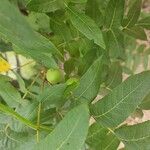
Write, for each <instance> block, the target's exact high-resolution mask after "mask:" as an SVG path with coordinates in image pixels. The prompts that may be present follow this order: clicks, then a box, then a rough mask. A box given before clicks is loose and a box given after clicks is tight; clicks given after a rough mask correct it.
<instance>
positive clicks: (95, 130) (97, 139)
mask: <svg viewBox="0 0 150 150" xmlns="http://www.w3.org/2000/svg"><path fill="white" fill-rule="evenodd" d="M86 143H87V144H88V145H89V146H90V147H91V148H92V150H116V149H117V148H118V146H119V143H120V141H119V140H118V138H117V137H116V136H115V135H114V134H112V133H111V132H110V131H109V130H108V129H107V128H105V127H103V126H101V125H100V124H98V123H94V124H92V125H91V126H90V128H89V133H88V136H87V140H86Z"/></svg>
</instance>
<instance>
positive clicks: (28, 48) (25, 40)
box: [0, 1, 61, 67]
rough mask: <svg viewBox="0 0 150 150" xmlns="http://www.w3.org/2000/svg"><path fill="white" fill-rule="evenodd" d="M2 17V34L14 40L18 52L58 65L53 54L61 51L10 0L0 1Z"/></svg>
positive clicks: (45, 62) (50, 65) (48, 63)
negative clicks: (31, 25)
mask: <svg viewBox="0 0 150 150" xmlns="http://www.w3.org/2000/svg"><path fill="white" fill-rule="evenodd" d="M8 10H9V11H8ZM14 16H15V17H14ZM0 18H1V20H0V35H1V36H2V37H4V38H5V39H8V40H9V41H10V42H12V43H13V44H14V46H15V48H16V51H17V52H19V53H21V54H23V55H25V56H30V57H32V58H33V59H35V60H37V61H39V62H40V63H42V64H44V65H45V66H47V67H57V65H56V63H55V61H54V59H53V58H52V54H58V55H59V56H60V55H61V54H60V53H59V51H58V50H57V49H56V47H55V46H54V45H53V44H52V43H51V42H50V41H49V40H48V39H46V38H44V37H43V36H41V35H40V34H38V33H35V32H34V31H33V30H32V28H31V27H30V26H29V25H28V23H27V22H26V20H25V18H24V17H23V16H22V15H21V14H20V13H19V11H18V10H17V9H16V8H15V7H14V6H13V5H11V4H10V3H9V2H8V1H0Z"/></svg>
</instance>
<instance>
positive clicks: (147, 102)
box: [139, 94, 150, 110]
mask: <svg viewBox="0 0 150 150" xmlns="http://www.w3.org/2000/svg"><path fill="white" fill-rule="evenodd" d="M139 107H140V108H141V109H144V110H150V94H148V95H147V96H146V97H145V98H144V100H143V101H142V103H141V104H140V105H139Z"/></svg>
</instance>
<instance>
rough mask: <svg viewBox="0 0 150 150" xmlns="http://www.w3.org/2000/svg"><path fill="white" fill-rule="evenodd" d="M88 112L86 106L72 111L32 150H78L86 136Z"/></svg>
mask: <svg viewBox="0 0 150 150" xmlns="http://www.w3.org/2000/svg"><path fill="white" fill-rule="evenodd" d="M88 126H89V111H88V108H87V106H86V105H80V106H77V107H75V108H74V109H72V110H71V111H70V112H68V114H67V115H66V116H65V117H64V118H63V120H62V121H61V122H60V123H59V124H58V126H56V128H55V129H54V130H53V131H52V132H51V133H50V134H49V135H48V136H47V137H46V138H45V139H44V140H43V141H41V143H39V144H38V145H36V146H34V148H33V150H47V148H48V147H49V148H51V149H52V150H79V149H81V148H82V146H83V144H84V141H85V139H86V136H87V132H88Z"/></svg>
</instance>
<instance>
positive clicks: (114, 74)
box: [106, 62, 122, 89]
mask: <svg viewBox="0 0 150 150" xmlns="http://www.w3.org/2000/svg"><path fill="white" fill-rule="evenodd" d="M121 82H122V67H121V65H120V63H119V62H114V63H112V64H111V66H110V70H109V72H108V76H107V81H106V86H107V87H108V88H110V89H113V88H115V87H116V86H117V85H119V84H120V83H121Z"/></svg>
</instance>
